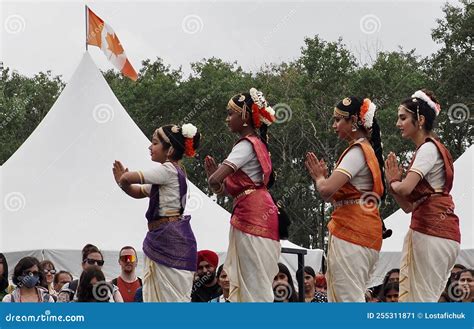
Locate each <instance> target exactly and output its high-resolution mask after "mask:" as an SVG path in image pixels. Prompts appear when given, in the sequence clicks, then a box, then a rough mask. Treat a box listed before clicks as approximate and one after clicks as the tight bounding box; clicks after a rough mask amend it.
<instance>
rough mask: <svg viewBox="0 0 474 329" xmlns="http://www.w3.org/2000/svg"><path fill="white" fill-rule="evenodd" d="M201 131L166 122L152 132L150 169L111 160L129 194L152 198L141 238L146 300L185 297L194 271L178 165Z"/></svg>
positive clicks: (193, 248)
mask: <svg viewBox="0 0 474 329" xmlns="http://www.w3.org/2000/svg"><path fill="white" fill-rule="evenodd" d="M199 140H200V134H199V133H198V132H197V128H196V127H194V126H193V125H191V124H185V125H183V126H182V127H178V126H176V125H166V126H163V127H160V128H158V129H157V130H156V131H155V133H154V134H153V138H152V144H151V145H150V147H149V149H150V153H151V160H152V161H154V162H156V163H157V165H156V166H155V167H154V168H153V169H151V170H148V171H135V172H129V171H128V169H126V168H125V167H124V166H123V165H122V163H121V162H120V161H115V163H114V167H113V173H114V177H115V180H116V181H117V184H118V185H119V186H120V187H121V188H122V190H123V191H124V192H125V193H127V194H128V195H130V196H131V197H133V198H137V199H139V198H145V197H149V198H150V203H149V206H148V210H147V212H146V215H145V217H146V218H147V220H148V233H147V235H146V237H145V240H144V241H143V252H144V254H145V269H144V276H143V301H144V302H189V301H190V300H191V290H192V285H193V277H194V272H195V271H196V263H197V249H196V239H195V238H194V234H193V231H192V229H191V225H190V219H191V216H188V215H187V216H184V215H183V212H184V208H185V203H186V195H187V189H188V186H187V183H186V174H185V172H184V170H183V169H182V167H181V166H180V163H179V162H180V160H181V159H182V158H183V156H184V155H186V156H189V157H194V154H195V150H196V149H197V147H198V146H199Z"/></svg>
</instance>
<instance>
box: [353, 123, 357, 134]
mask: <svg viewBox="0 0 474 329" xmlns="http://www.w3.org/2000/svg"><path fill="white" fill-rule="evenodd" d="M355 131H357V126H356V125H355V124H353V125H352V132H355Z"/></svg>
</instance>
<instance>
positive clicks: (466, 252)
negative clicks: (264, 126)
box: [372, 146, 474, 285]
mask: <svg viewBox="0 0 474 329" xmlns="http://www.w3.org/2000/svg"><path fill="white" fill-rule="evenodd" d="M473 160H474V146H470V147H469V148H468V149H467V150H466V152H464V154H462V155H461V156H460V157H459V158H458V159H457V160H456V161H455V162H454V183H453V188H452V190H451V194H452V196H453V199H454V203H455V207H456V208H455V210H454V212H455V214H456V215H457V216H458V217H459V224H460V229H461V252H460V254H459V257H458V259H457V260H456V262H457V263H460V264H463V265H465V266H467V267H469V268H474V236H473V233H474V232H473V219H474V216H473V215H474V211H473V210H474V208H473V204H474V203H473V202H474V199H473V193H472V192H473V189H474V184H473V183H474V181H473V170H474V167H473V164H474V163H473ZM410 218H411V214H406V213H405V212H404V211H403V210H401V209H400V210H398V211H396V212H395V213H393V214H392V215H391V216H389V217H388V218H387V219H385V225H386V226H387V227H388V228H390V229H392V230H393V235H392V236H391V237H390V238H388V239H386V240H384V241H383V244H382V252H381V253H380V258H379V262H378V264H377V269H376V271H375V273H374V275H373V277H372V284H373V285H376V284H379V283H381V282H382V280H383V278H384V276H385V273H387V272H388V271H389V270H391V269H392V268H399V267H400V260H401V250H402V246H403V240H404V238H405V235H406V233H407V232H408V228H409V226H410Z"/></svg>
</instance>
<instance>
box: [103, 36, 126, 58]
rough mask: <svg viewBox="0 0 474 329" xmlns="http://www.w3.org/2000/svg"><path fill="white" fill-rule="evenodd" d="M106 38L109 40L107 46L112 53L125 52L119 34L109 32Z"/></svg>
mask: <svg viewBox="0 0 474 329" xmlns="http://www.w3.org/2000/svg"><path fill="white" fill-rule="evenodd" d="M106 40H107V45H108V47H107V48H108V49H109V50H110V51H111V52H112V53H114V54H115V56H118V55H120V54H123V48H122V45H121V44H120V40H119V39H118V38H117V35H116V34H115V33H114V34H110V33H107V36H106Z"/></svg>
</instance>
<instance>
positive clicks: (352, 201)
mask: <svg viewBox="0 0 474 329" xmlns="http://www.w3.org/2000/svg"><path fill="white" fill-rule="evenodd" d="M361 203H363V201H362V200H361V199H348V200H339V201H334V202H333V203H332V205H333V207H334V208H339V207H342V206H347V205H350V204H361Z"/></svg>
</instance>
